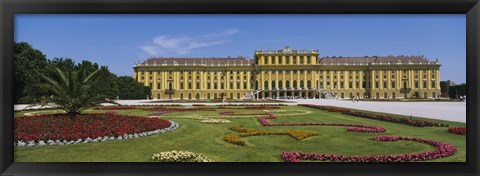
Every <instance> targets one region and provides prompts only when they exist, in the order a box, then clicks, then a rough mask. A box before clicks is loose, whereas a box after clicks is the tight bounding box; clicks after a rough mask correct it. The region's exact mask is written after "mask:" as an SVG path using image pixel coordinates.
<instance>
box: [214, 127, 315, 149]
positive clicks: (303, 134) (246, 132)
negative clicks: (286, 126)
mask: <svg viewBox="0 0 480 176" xmlns="http://www.w3.org/2000/svg"><path fill="white" fill-rule="evenodd" d="M230 129H231V130H232V131H236V132H240V133H239V134H230V135H227V136H225V137H224V138H223V139H224V140H225V141H226V142H228V143H232V144H236V145H245V144H246V143H245V141H242V140H241V139H240V138H243V137H250V136H265V135H289V136H290V137H292V138H294V139H296V140H302V139H305V138H308V137H312V136H317V135H318V133H317V132H309V131H300V130H287V131H270V130H254V129H246V128H243V127H242V126H233V127H231V128H230Z"/></svg>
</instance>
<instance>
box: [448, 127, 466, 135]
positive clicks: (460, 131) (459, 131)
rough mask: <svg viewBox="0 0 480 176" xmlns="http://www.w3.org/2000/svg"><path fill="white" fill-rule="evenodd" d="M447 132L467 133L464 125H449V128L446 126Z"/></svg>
mask: <svg viewBox="0 0 480 176" xmlns="http://www.w3.org/2000/svg"><path fill="white" fill-rule="evenodd" d="M448 132H450V133H453V134H458V135H466V134H467V128H465V127H451V128H448Z"/></svg>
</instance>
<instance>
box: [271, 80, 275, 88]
mask: <svg viewBox="0 0 480 176" xmlns="http://www.w3.org/2000/svg"><path fill="white" fill-rule="evenodd" d="M271 87H272V89H275V81H272V86H271Z"/></svg>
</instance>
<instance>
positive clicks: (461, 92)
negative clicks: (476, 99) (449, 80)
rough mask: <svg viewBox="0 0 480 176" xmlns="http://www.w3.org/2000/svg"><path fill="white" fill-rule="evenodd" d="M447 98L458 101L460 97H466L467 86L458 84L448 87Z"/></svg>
mask: <svg viewBox="0 0 480 176" xmlns="http://www.w3.org/2000/svg"><path fill="white" fill-rule="evenodd" d="M449 89H450V92H449V96H450V98H453V99H458V98H460V96H465V95H467V84H465V83H463V84H459V85H455V86H450V88H449Z"/></svg>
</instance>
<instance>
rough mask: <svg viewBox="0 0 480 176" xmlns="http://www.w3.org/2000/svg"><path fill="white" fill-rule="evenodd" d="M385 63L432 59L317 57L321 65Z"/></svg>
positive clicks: (408, 57) (412, 57)
mask: <svg viewBox="0 0 480 176" xmlns="http://www.w3.org/2000/svg"><path fill="white" fill-rule="evenodd" d="M345 63H346V64H371V63H375V64H377V63H378V64H387V63H392V64H396V63H401V64H408V63H412V64H420V63H423V64H427V63H432V61H429V60H427V59H426V58H425V57H423V56H365V57H341V56H339V57H322V58H320V59H319V64H321V65H330V64H333V65H336V64H345Z"/></svg>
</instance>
